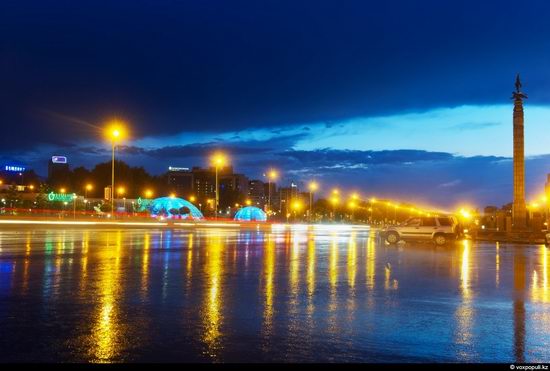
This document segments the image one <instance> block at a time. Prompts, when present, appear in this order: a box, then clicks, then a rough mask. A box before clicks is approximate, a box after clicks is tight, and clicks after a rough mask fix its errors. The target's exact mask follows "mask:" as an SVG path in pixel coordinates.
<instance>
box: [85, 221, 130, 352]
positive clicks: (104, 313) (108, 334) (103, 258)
mask: <svg viewBox="0 0 550 371" xmlns="http://www.w3.org/2000/svg"><path fill="white" fill-rule="evenodd" d="M110 235H111V233H108V234H107V247H106V248H104V249H101V252H100V256H99V264H101V265H102V267H101V268H102V269H101V270H100V272H101V273H100V276H99V283H98V288H99V290H100V296H99V297H100V302H99V311H98V314H97V318H96V321H95V324H94V326H93V329H92V343H93V344H94V346H91V347H90V348H89V349H90V352H91V353H92V357H93V358H92V361H93V362H98V363H105V362H110V361H111V360H113V359H116V358H117V356H118V355H119V354H120V352H121V350H122V349H121V341H122V340H123V336H122V335H123V334H122V329H121V325H120V324H119V322H120V320H119V313H118V307H117V301H118V296H119V294H120V286H119V274H120V257H121V256H120V254H121V245H122V238H121V233H120V231H118V232H117V234H116V237H115V248H114V249H112V248H111V246H110V244H109V237H110Z"/></svg>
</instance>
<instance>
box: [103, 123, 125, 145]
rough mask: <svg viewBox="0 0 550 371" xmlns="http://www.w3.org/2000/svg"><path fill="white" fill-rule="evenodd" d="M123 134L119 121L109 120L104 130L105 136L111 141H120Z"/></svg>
mask: <svg viewBox="0 0 550 371" xmlns="http://www.w3.org/2000/svg"><path fill="white" fill-rule="evenodd" d="M124 134H125V130H124V123H123V122H122V121H120V120H111V121H110V122H109V123H108V125H107V129H106V136H107V137H108V138H109V139H111V140H112V141H116V140H119V139H121V138H122V137H123V136H124Z"/></svg>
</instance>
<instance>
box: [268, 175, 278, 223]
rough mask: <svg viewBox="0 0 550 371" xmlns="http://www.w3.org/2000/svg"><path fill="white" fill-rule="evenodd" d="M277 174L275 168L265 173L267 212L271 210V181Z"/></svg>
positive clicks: (275, 178)
mask: <svg viewBox="0 0 550 371" xmlns="http://www.w3.org/2000/svg"><path fill="white" fill-rule="evenodd" d="M278 176H279V174H278V173H277V171H276V170H273V169H271V170H269V172H268V173H267V213H268V214H269V213H270V212H271V181H272V180H277V177H278Z"/></svg>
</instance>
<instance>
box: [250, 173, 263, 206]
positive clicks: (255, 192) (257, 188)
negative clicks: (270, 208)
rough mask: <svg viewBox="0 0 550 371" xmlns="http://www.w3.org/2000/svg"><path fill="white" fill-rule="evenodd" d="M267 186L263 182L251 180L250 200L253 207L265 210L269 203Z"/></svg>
mask: <svg viewBox="0 0 550 371" xmlns="http://www.w3.org/2000/svg"><path fill="white" fill-rule="evenodd" d="M264 186H265V184H264V182H262V181H261V180H257V179H254V180H251V181H249V182H248V199H249V200H250V201H251V202H252V205H255V206H258V207H260V208H263V207H264V205H265V204H266V202H267V199H266V196H267V194H266V192H265V187H264Z"/></svg>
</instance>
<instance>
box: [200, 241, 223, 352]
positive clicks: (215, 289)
mask: <svg viewBox="0 0 550 371" xmlns="http://www.w3.org/2000/svg"><path fill="white" fill-rule="evenodd" d="M223 252H224V246H223V243H222V238H221V237H220V234H218V233H210V234H208V236H207V239H206V254H207V256H206V258H207V262H206V265H205V270H206V271H205V274H206V280H207V284H206V297H205V300H204V306H203V308H204V309H203V323H204V328H205V330H204V334H203V336H202V338H203V341H204V342H205V343H206V345H207V348H208V349H207V355H208V356H209V357H211V358H212V359H214V360H217V358H218V357H219V352H220V350H221V344H220V337H221V335H222V333H221V331H220V328H221V325H222V322H223V314H222V297H221V285H222V282H221V280H222V277H223V264H224V262H223Z"/></svg>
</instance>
